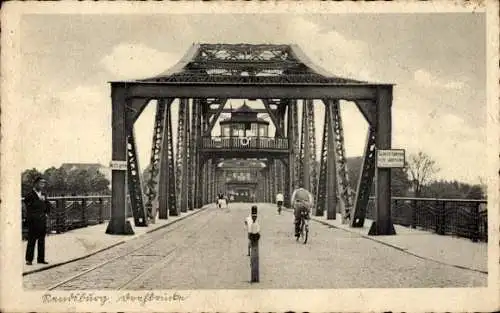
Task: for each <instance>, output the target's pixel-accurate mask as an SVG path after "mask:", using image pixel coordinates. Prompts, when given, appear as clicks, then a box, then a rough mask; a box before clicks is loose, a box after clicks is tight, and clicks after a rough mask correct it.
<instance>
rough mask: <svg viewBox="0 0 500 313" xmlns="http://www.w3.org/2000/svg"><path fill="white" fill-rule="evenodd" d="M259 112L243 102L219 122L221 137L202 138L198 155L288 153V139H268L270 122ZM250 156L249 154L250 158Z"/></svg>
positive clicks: (236, 155) (244, 155)
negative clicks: (200, 153) (261, 116)
mask: <svg viewBox="0 0 500 313" xmlns="http://www.w3.org/2000/svg"><path fill="white" fill-rule="evenodd" d="M258 114H259V112H258V111H257V110H254V109H252V108H250V107H249V106H248V105H247V103H246V102H244V104H243V105H242V106H241V107H240V108H238V109H236V110H234V111H231V116H230V117H229V118H227V119H224V120H221V121H220V122H219V126H220V129H221V133H220V136H205V137H203V138H202V146H201V152H202V153H205V154H207V155H210V156H216V157H217V156H219V155H220V154H221V153H223V155H224V156H225V157H228V153H229V154H230V156H231V157H248V156H250V155H251V156H252V157H255V156H257V154H258V155H262V154H263V153H269V154H274V155H276V154H282V155H285V154H287V153H288V139H287V138H276V137H270V136H269V122H268V121H266V120H264V119H262V118H259V117H258ZM249 154H250V155H249Z"/></svg>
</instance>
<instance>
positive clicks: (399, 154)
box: [377, 149, 405, 168]
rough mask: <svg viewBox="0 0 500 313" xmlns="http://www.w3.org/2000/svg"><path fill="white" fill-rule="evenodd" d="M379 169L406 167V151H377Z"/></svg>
mask: <svg viewBox="0 0 500 313" xmlns="http://www.w3.org/2000/svg"><path fill="white" fill-rule="evenodd" d="M377 167H378V168H401V167H405V150H404V149H391V150H377Z"/></svg>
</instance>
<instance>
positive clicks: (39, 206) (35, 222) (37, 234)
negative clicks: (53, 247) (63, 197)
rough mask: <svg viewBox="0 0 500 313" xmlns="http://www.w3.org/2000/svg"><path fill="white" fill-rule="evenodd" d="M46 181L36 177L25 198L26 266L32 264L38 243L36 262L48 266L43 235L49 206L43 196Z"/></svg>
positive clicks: (45, 197)
mask: <svg viewBox="0 0 500 313" xmlns="http://www.w3.org/2000/svg"><path fill="white" fill-rule="evenodd" d="M46 185H47V181H46V180H45V179H43V178H42V177H37V178H36V179H35V181H34V184H33V190H31V191H30V192H29V193H28V194H27V195H26V196H25V197H24V203H25V204H26V223H27V226H28V246H27V248H26V264H27V265H31V264H33V257H34V254H35V244H36V243H37V241H38V244H37V246H38V254H37V261H38V263H40V264H48V263H47V262H46V261H45V234H46V232H47V229H46V228H47V216H48V214H49V213H50V209H51V205H50V203H49V201H48V200H47V196H46V195H45V193H44V192H45V187H46Z"/></svg>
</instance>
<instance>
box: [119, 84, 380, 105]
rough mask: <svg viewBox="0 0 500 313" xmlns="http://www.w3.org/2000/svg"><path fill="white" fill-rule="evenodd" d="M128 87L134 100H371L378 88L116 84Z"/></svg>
mask: <svg viewBox="0 0 500 313" xmlns="http://www.w3.org/2000/svg"><path fill="white" fill-rule="evenodd" d="M114 84H117V85H120V84H121V85H123V86H126V88H127V89H128V96H129V97H131V98H152V97H153V98H168V97H177V98H186V97H195V98H208V97H220V98H225V99H227V98H244V99H248V98H252V99H264V98H265V99H269V98H282V99H323V98H329V99H344V100H348V101H351V100H352V101H355V100H371V99H374V98H375V97H376V90H377V86H378V85H360V84H350V85H349V84H342V85H328V84H294V83H290V84H284V83H281V84H279V83H251V84H250V83H244V82H234V83H170V82H169V83H154V82H147V83H146V82H127V83H125V82H116V83H114Z"/></svg>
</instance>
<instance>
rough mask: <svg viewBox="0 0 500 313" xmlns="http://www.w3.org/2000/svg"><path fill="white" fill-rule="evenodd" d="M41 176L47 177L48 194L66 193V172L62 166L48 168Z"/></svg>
mask: <svg viewBox="0 0 500 313" xmlns="http://www.w3.org/2000/svg"><path fill="white" fill-rule="evenodd" d="M43 176H44V177H45V178H46V179H47V192H48V193H49V194H50V195H64V194H66V192H67V183H66V181H67V179H68V174H67V173H66V171H65V170H64V169H63V168H55V167H51V168H48V169H46V170H45V172H44V174H43Z"/></svg>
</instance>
